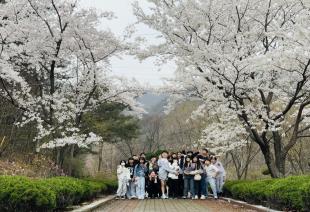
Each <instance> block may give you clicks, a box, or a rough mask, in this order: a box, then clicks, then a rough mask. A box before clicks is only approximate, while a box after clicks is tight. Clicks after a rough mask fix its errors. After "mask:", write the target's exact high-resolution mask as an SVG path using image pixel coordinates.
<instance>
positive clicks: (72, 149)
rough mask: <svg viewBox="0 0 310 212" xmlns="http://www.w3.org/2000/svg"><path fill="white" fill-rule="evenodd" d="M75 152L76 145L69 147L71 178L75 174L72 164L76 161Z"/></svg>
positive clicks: (69, 171) (69, 173)
mask: <svg viewBox="0 0 310 212" xmlns="http://www.w3.org/2000/svg"><path fill="white" fill-rule="evenodd" d="M74 150H75V146H74V145H72V146H70V147H69V163H68V175H69V176H71V175H72V173H73V167H72V163H73V159H74Z"/></svg>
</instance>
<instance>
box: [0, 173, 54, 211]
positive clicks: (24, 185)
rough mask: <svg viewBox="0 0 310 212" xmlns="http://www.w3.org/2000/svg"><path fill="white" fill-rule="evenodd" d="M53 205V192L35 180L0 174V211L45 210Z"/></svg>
mask: <svg viewBox="0 0 310 212" xmlns="http://www.w3.org/2000/svg"><path fill="white" fill-rule="evenodd" d="M55 207H56V195H55V193H54V192H53V191H51V190H49V189H48V188H47V187H45V186H43V185H41V184H40V183H37V181H36V180H30V179H28V178H25V177H8V176H0V211H47V210H50V209H53V208H55Z"/></svg>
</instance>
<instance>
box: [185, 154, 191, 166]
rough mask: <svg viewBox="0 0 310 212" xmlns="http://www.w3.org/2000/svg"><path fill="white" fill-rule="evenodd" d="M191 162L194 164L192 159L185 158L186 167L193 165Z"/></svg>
mask: <svg viewBox="0 0 310 212" xmlns="http://www.w3.org/2000/svg"><path fill="white" fill-rule="evenodd" d="M187 159H189V161H187ZM191 162H192V158H191V157H189V156H187V157H186V158H185V163H184V167H188V165H189V164H191Z"/></svg>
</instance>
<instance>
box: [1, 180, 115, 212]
mask: <svg viewBox="0 0 310 212" xmlns="http://www.w3.org/2000/svg"><path fill="white" fill-rule="evenodd" d="M115 184H117V183H116V182H115V180H100V181H99V180H92V179H84V180H82V179H76V178H71V177H54V178H49V179H30V178H26V177H16V176H0V211H53V210H55V209H63V208H66V207H68V206H70V205H74V204H78V203H81V202H82V201H86V200H91V199H93V198H95V197H97V196H98V194H100V193H106V192H107V191H108V188H109V187H114V186H115Z"/></svg>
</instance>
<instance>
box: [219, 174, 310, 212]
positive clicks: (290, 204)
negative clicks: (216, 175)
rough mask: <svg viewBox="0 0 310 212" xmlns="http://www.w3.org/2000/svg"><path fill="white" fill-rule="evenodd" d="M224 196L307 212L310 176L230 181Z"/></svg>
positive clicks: (226, 185)
mask: <svg viewBox="0 0 310 212" xmlns="http://www.w3.org/2000/svg"><path fill="white" fill-rule="evenodd" d="M224 191H225V195H226V196H231V197H233V198H236V199H240V200H244V201H247V202H250V203H256V204H262V205H265V206H269V207H273V208H277V209H282V210H298V211H309V203H308V202H309V200H310V198H309V197H310V176H295V177H287V178H280V179H266V180H257V181H230V182H227V183H226V184H225V186H224Z"/></svg>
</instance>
